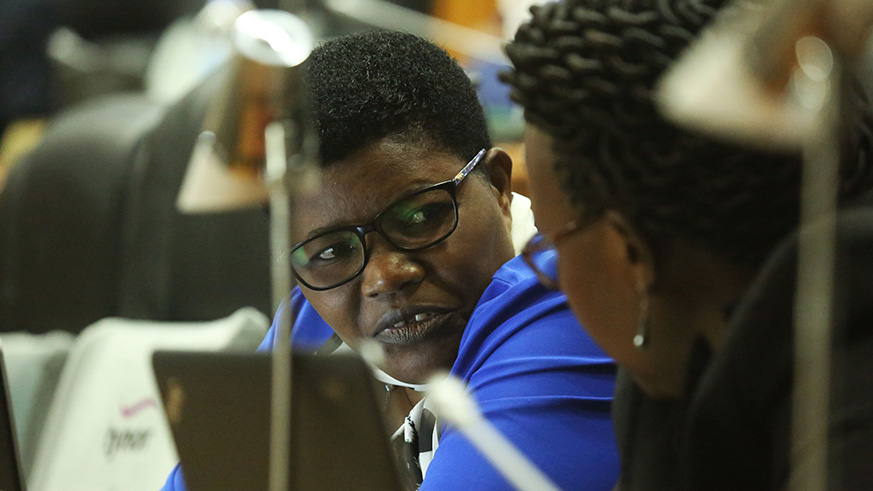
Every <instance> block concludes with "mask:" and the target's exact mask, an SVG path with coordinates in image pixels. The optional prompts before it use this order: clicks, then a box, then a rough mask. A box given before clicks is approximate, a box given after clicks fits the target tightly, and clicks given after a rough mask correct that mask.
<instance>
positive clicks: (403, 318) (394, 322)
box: [373, 311, 451, 345]
mask: <svg viewBox="0 0 873 491" xmlns="http://www.w3.org/2000/svg"><path fill="white" fill-rule="evenodd" d="M450 316H451V312H436V311H425V312H418V313H416V314H406V315H404V314H400V315H398V314H394V315H386V316H385V317H384V318H383V319H382V321H381V322H380V323H379V324H380V330H379V331H378V332H377V333H376V334H375V335H374V336H373V338H374V339H376V340H377V341H381V342H383V343H387V344H398V345H405V344H415V343H418V342H421V341H422V340H424V339H426V338H428V337H430V336H431V335H433V334H436V333H437V332H439V331H441V328H442V327H443V326H444V325H445V324H446V322H447V321H448V320H449V317H450Z"/></svg>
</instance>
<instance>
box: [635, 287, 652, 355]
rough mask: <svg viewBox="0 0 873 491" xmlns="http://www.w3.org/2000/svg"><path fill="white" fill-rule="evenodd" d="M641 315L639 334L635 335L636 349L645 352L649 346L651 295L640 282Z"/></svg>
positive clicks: (638, 322) (638, 321) (638, 323)
mask: <svg viewBox="0 0 873 491" xmlns="http://www.w3.org/2000/svg"><path fill="white" fill-rule="evenodd" d="M637 288H638V289H639V292H640V315H639V317H638V318H637V332H636V334H634V347H635V348H636V349H638V350H644V349H646V347H647V346H648V345H649V293H648V292H647V291H646V289H645V287H644V286H643V285H642V282H640V285H638V287H637Z"/></svg>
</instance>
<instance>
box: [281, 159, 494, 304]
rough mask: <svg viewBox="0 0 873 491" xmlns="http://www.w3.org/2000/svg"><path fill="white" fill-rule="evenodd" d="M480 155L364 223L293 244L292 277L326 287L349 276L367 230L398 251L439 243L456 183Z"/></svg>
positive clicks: (362, 258)
mask: <svg viewBox="0 0 873 491" xmlns="http://www.w3.org/2000/svg"><path fill="white" fill-rule="evenodd" d="M484 156H485V149H484V148H483V149H482V150H480V151H479V153H477V154H476V156H475V157H473V159H472V160H470V162H468V163H467V165H465V166H464V168H463V169H461V171H460V172H458V173H457V174H456V175H455V177H453V178H452V179H449V180H448V181H443V182H440V183H437V184H434V185H432V186H428V187H426V188H424V189H421V190H419V191H416V192H414V193H412V194H409V195H407V196H404V197H403V198H400V199H399V200H397V201H395V202H394V203H392V204H391V205H390V206H388V207H387V208H385V209H384V210H382V211H381V212H379V214H378V215H376V217H375V218H374V219H373V221H371V222H370V223H368V224H365V225H360V226H357V225H351V226H348V227H340V228H336V229H333V230H329V231H326V232H323V233H320V234H318V235H316V236H314V237H310V238H308V239H306V240H303V241H301V242H298V243H296V244H294V245H293V246H292V247H291V254H290V262H291V267H292V269H293V271H294V276H296V277H297V280H298V281H299V282H300V283H301V284H303V285H304V286H306V287H307V288H309V289H310V290H329V289H331V288H336V287H338V286H340V285H342V284H344V283H347V282H349V281H351V280H352V279H354V278H355V277H356V276H358V275H359V274H361V271H363V270H364V268H365V267H366V266H367V261H368V260H369V258H370V255H369V252H368V251H367V245H366V241H365V237H366V235H367V234H368V233H370V232H378V233H379V235H381V236H382V237H384V238H385V240H387V241H388V242H389V243H391V245H393V246H394V247H396V248H398V249H401V250H404V251H418V250H421V249H424V248H427V247H430V246H433V245H436V244H437V243H439V242H442V241H443V240H445V239H446V238H447V237H448V236H449V235H452V232H454V231H455V229H456V228H457V227H458V199H457V190H458V186H460V185H461V182H463V181H464V178H465V177H467V175H469V174H470V172H472V171H473V169H474V168H475V167H476V165H477V164H478V163H479V162H480V161H481V160H482V157H484Z"/></svg>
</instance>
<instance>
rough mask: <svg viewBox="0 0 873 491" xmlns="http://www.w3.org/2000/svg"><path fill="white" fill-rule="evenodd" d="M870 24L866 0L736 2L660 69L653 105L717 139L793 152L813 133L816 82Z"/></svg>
mask: <svg viewBox="0 0 873 491" xmlns="http://www.w3.org/2000/svg"><path fill="white" fill-rule="evenodd" d="M871 22H873V2H870V1H868V0H775V1H770V2H766V1H761V2H753V1H736V2H734V4H733V5H731V6H729V7H727V8H725V9H724V10H723V11H721V12H720V13H719V14H718V17H717V19H716V21H715V22H714V23H713V25H712V26H710V27H708V28H707V29H705V30H704V32H703V33H702V34H701V36H700V38H699V39H698V40H697V41H696V42H695V43H693V44H692V45H691V46H690V48H689V49H688V50H687V51H686V52H685V53H684V54H683V55H682V56H681V57H680V58H679V59H678V60H677V61H676V63H674V65H673V67H671V68H670V69H669V70H668V71H667V72H666V73H665V75H664V77H663V78H662V80H661V81H660V83H659V84H658V86H657V87H656V91H655V95H656V99H655V100H656V103H658V105H659V106H660V109H661V110H662V112H663V113H664V115H665V116H666V117H667V118H669V119H672V120H674V121H676V122H677V123H679V124H680V125H683V126H686V127H688V128H691V129H694V130H698V131H702V132H705V133H708V134H710V135H713V136H716V137H719V138H723V139H729V140H735V141H740V142H743V143H745V144H750V145H758V146H761V145H763V146H769V147H774V146H775V147H783V148H795V149H800V148H801V147H802V146H803V145H804V143H805V142H806V141H807V140H808V138H809V137H810V135H812V134H813V133H814V132H816V131H818V128H817V126H818V120H817V111H818V110H819V109H820V107H821V106H822V105H823V104H824V100H823V98H824V95H825V92H827V87H825V85H826V83H823V81H825V79H827V78H828V76H829V74H830V73H831V72H832V71H833V69H834V64H835V61H836V60H837V59H838V58H840V57H841V56H844V55H845V56H848V57H854V56H857V55H858V54H859V53H860V52H861V51H862V50H863V49H864V48H865V46H866V40H867V37H868V35H869V32H870V27H871ZM832 50H833V51H832Z"/></svg>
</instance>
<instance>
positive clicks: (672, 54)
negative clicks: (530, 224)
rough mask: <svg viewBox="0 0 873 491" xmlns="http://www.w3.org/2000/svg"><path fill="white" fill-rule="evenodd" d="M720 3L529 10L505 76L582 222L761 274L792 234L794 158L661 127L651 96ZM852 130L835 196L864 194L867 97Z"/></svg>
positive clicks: (613, 1) (581, 3)
mask: <svg viewBox="0 0 873 491" xmlns="http://www.w3.org/2000/svg"><path fill="white" fill-rule="evenodd" d="M722 3H725V0H566V1H564V2H560V3H551V4H547V5H544V6H540V7H533V8H532V9H531V11H532V13H533V18H532V19H531V20H530V21H529V22H527V23H526V24H524V25H523V26H522V27H521V28H520V29H519V30H518V33H517V34H516V37H515V40H514V41H513V42H512V43H511V44H509V45H508V46H507V48H506V52H507V55H508V56H509V58H510V60H511V61H512V63H513V65H514V71H512V72H509V73H505V74H503V77H502V78H503V80H504V81H505V82H507V83H509V84H510V85H511V87H512V92H511V97H512V98H513V100H515V102H517V103H519V104H521V105H522V106H524V108H525V118H526V119H527V121H528V122H530V123H532V124H534V125H536V126H538V127H540V128H541V129H543V130H544V131H546V132H547V133H548V134H549V135H550V136H552V138H553V139H554V148H553V152H554V154H555V160H556V162H555V170H556V172H557V173H558V174H559V176H560V177H562V179H561V181H562V183H563V186H564V188H565V190H566V191H567V193H568V195H569V196H570V197H571V199H572V201H573V203H574V206H576V207H577V208H578V211H579V212H580V213H583V214H600V213H603V212H604V211H607V210H616V211H619V212H620V213H622V214H623V215H624V216H626V217H627V218H628V219H629V220H630V221H631V222H632V223H633V224H634V225H635V226H636V227H637V228H638V229H639V232H640V233H641V234H642V235H644V236H646V237H647V238H648V239H649V240H651V241H652V242H653V245H654V246H655V248H656V250H657V249H658V248H659V246H661V245H664V244H666V243H667V242H668V241H669V240H671V239H674V238H680V237H681V238H683V239H685V240H689V241H691V242H692V243H695V244H698V245H702V246H704V247H706V248H709V249H711V250H714V251H718V252H720V253H722V254H723V255H724V256H725V257H726V258H728V259H730V260H732V261H734V262H736V263H738V264H742V265H746V266H751V267H757V266H758V265H760V263H761V262H762V261H763V260H764V258H765V257H766V256H767V254H768V252H769V251H770V250H771V249H772V248H773V247H774V246H775V244H776V243H777V242H778V241H779V240H780V239H781V238H783V237H784V236H785V235H787V234H788V233H789V232H790V231H791V230H793V229H794V228H796V226H797V223H798V220H799V218H798V214H799V210H798V208H799V188H800V159H799V156H797V155H786V154H779V153H776V152H768V151H754V150H749V149H743V148H738V147H735V146H731V145H728V144H724V143H719V142H715V141H712V140H708V139H706V138H705V137H702V136H699V135H695V134H691V133H690V132H687V131H685V130H682V129H679V128H678V127H676V126H674V125H672V124H671V123H669V122H667V121H666V120H664V119H663V118H662V117H661V116H660V115H659V114H658V113H657V111H656V109H655V107H654V103H653V101H652V88H653V86H654V84H655V82H656V81H657V80H658V78H659V77H660V76H661V75H662V73H663V72H664V70H665V68H666V67H667V66H668V65H670V64H671V63H672V62H673V60H675V59H676V58H677V56H678V55H679V54H680V53H681V52H682V50H683V49H685V47H686V46H687V45H688V44H689V43H690V42H691V41H692V40H694V39H695V37H696V36H697V35H698V33H699V31H700V30H701V29H702V28H703V27H704V26H705V25H706V24H708V23H709V22H710V21H711V20H712V18H713V17H714V16H715V14H716V12H717V11H718V9H720V8H721V6H722ZM852 96H853V102H854V103H855V104H856V105H857V106H858V107H859V108H861V109H862V110H860V111H858V115H857V117H856V120H855V121H853V122H852V124H851V127H852V128H851V130H852V131H849V132H848V133H847V136H846V141H845V142H844V147H845V148H846V149H848V151H847V152H846V155H845V158H844V162H843V167H842V176H841V187H840V197H841V199H844V200H846V199H850V198H852V197H855V196H857V195H858V194H860V193H861V192H863V191H866V190H868V189H870V187H871V175H873V173H871V172H870V167H871V159H870V156H871V145H873V144H871V140H873V138H871V131H870V128H871V127H873V124H871V121H873V118H871V116H870V112H869V108H868V105H867V101H866V99H865V98H864V97H862V96H861V92H860V91H859V92H858V93H857V94H852Z"/></svg>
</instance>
